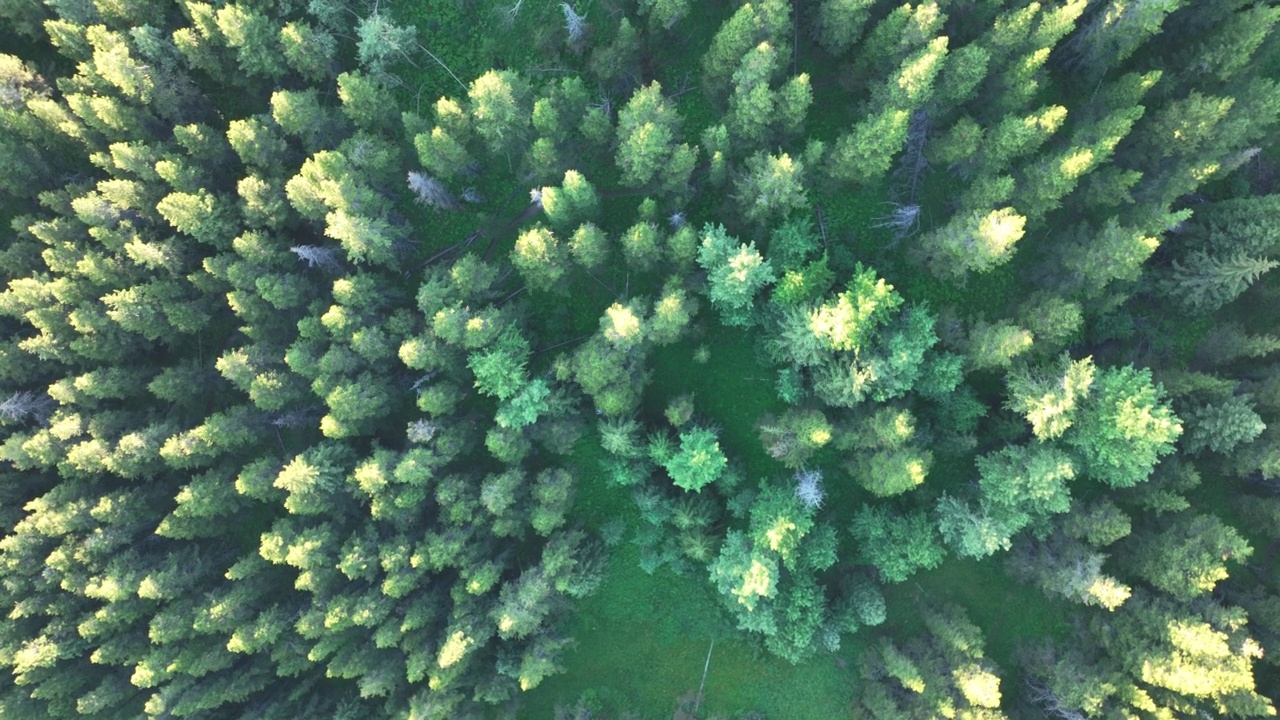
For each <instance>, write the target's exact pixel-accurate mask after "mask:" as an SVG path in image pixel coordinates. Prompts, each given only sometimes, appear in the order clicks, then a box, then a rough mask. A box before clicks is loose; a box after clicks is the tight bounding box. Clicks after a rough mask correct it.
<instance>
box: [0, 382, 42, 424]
mask: <svg viewBox="0 0 1280 720" xmlns="http://www.w3.org/2000/svg"><path fill="white" fill-rule="evenodd" d="M55 406H56V403H55V402H54V401H53V398H51V397H49V396H48V395H46V394H44V393H42V392H34V391H31V390H20V391H18V392H15V393H14V394H12V395H10V396H9V398H8V399H7V400H5V401H4V402H0V416H3V417H5V418H7V419H9V420H10V421H12V422H22V421H23V420H26V419H27V418H32V417H33V418H35V419H36V420H37V421H38V422H41V423H43V422H44V421H45V420H46V419H48V417H49V414H50V413H52V412H53V409H54V407H55Z"/></svg>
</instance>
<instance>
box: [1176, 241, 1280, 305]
mask: <svg viewBox="0 0 1280 720" xmlns="http://www.w3.org/2000/svg"><path fill="white" fill-rule="evenodd" d="M1277 265H1280V262H1277V261H1275V260H1270V259H1267V258H1262V257H1254V256H1250V255H1246V254H1244V253H1236V254H1233V255H1211V254H1209V253H1206V252H1204V251H1201V250H1196V251H1193V252H1191V253H1190V254H1188V255H1187V257H1186V258H1185V262H1179V261H1176V260H1175V261H1174V263H1173V269H1172V271H1171V272H1169V273H1168V275H1167V276H1166V278H1165V279H1164V283H1163V285H1164V290H1165V292H1166V293H1167V294H1168V295H1170V296H1171V297H1173V298H1175V299H1177V300H1178V301H1179V302H1180V303H1182V304H1183V305H1184V306H1185V307H1186V308H1187V309H1189V310H1191V311H1193V312H1198V313H1211V312H1213V311H1215V310H1217V309H1218V308H1220V307H1222V306H1223V305H1226V304H1227V303H1229V302H1231V301H1232V300H1234V299H1236V298H1237V297H1239V296H1240V294H1241V293H1243V292H1244V291H1245V290H1247V289H1248V288H1249V286H1250V285H1252V284H1253V283H1254V282H1256V281H1257V280H1258V278H1260V277H1262V275H1264V274H1266V273H1267V272H1268V271H1270V270H1271V269H1273V268H1275V267H1276V266H1277Z"/></svg>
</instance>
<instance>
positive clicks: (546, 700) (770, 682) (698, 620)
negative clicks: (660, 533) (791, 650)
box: [520, 501, 853, 720]
mask: <svg viewBox="0 0 1280 720" xmlns="http://www.w3.org/2000/svg"><path fill="white" fill-rule="evenodd" d="M628 503H629V501H628ZM637 563H638V555H637V553H636V551H635V549H634V548H632V547H631V546H628V545H623V546H621V547H620V548H619V550H618V551H617V552H615V553H614V555H613V557H612V558H611V567H610V572H609V579H608V581H607V582H606V583H605V584H604V586H603V587H602V588H601V590H600V592H598V593H597V594H595V595H593V596H592V597H590V598H588V599H587V600H586V601H584V602H582V603H581V604H580V605H579V607H578V609H577V613H576V614H575V618H574V620H573V622H572V623H571V624H570V626H569V632H570V633H571V634H572V635H573V637H575V638H576V639H577V641H578V642H577V645H576V646H575V647H574V649H573V650H572V651H571V653H570V654H569V656H568V660H567V662H566V670H567V672H566V673H565V674H563V675H559V676H556V677H554V678H551V679H549V680H547V681H546V682H545V683H544V684H543V685H542V686H541V687H539V688H538V689H537V690H534V691H533V692H531V693H529V695H528V696H527V698H526V704H524V705H523V706H522V708H521V711H520V717H522V718H549V717H551V716H552V713H553V710H554V708H555V706H556V704H557V703H563V704H566V705H567V704H571V703H572V702H573V701H574V700H575V699H576V698H578V697H579V696H581V695H582V694H584V693H588V692H591V693H593V694H594V695H595V696H596V697H597V698H598V699H599V700H600V701H601V703H602V704H604V705H606V706H608V707H610V708H614V709H617V710H630V711H633V712H636V713H639V715H640V717H642V718H646V720H648V719H649V718H655V719H656V718H663V719H665V718H670V717H671V716H672V714H673V713H674V711H675V710H676V708H677V704H678V703H679V701H680V700H681V698H687V697H692V696H693V695H695V694H696V692H697V689H698V684H699V681H700V679H701V677H702V670H703V667H704V663H705V662H706V657H707V650H708V647H709V646H710V644H711V641H712V639H713V638H714V639H715V646H714V648H713V649H712V654H711V663H710V666H709V670H708V672H707V680H706V687H705V689H704V690H703V702H702V708H701V709H702V710H704V711H705V712H706V714H705V715H704V717H735V716H737V715H739V714H741V713H744V712H747V711H750V710H755V711H758V712H763V713H764V714H765V715H766V716H767V717H769V718H788V717H793V718H835V717H842V716H848V715H849V712H850V709H849V708H850V703H851V702H852V700H853V683H852V676H851V675H850V671H849V670H845V669H842V668H841V667H839V666H838V665H837V662H836V661H835V659H834V658H832V657H829V656H827V657H819V658H815V659H813V660H811V661H809V662H806V663H802V664H800V665H794V666H793V665H789V664H787V663H785V662H781V661H779V660H777V659H776V658H773V657H770V656H768V655H765V654H763V653H761V652H760V651H758V650H757V649H755V648H754V647H753V646H751V645H749V644H747V643H745V642H743V641H742V640H741V639H739V635H738V634H737V633H736V632H735V631H734V630H733V628H732V627H731V626H730V624H729V623H728V622H727V618H726V617H725V615H724V613H722V612H721V611H720V603H719V600H718V599H717V598H715V597H714V596H713V591H712V590H711V588H710V586H709V585H708V584H707V582H706V579H705V578H704V577H703V576H702V575H701V574H698V575H696V576H695V575H687V576H677V575H674V574H672V573H670V572H669V571H666V570H659V571H658V572H657V573H655V574H654V575H653V576H649V575H645V574H644V573H643V572H641V571H640V570H639V569H637ZM846 664H848V663H846Z"/></svg>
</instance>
